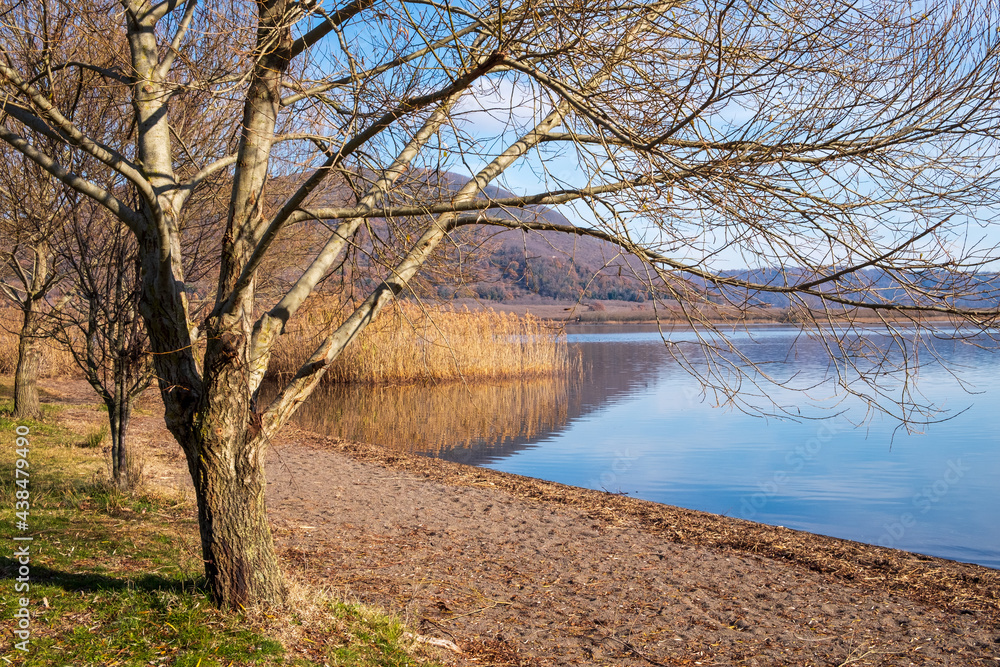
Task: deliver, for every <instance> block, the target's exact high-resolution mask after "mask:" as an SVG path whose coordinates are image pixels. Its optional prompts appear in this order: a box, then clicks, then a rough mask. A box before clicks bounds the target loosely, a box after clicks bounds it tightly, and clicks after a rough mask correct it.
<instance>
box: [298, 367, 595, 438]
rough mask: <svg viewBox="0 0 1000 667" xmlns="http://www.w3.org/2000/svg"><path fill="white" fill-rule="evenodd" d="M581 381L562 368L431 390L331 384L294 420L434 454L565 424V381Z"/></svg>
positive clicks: (313, 428)
mask: <svg viewBox="0 0 1000 667" xmlns="http://www.w3.org/2000/svg"><path fill="white" fill-rule="evenodd" d="M578 380H579V377H578V376H577V375H576V374H572V373H569V374H566V373H560V374H557V375H553V376H550V377H539V378H530V379H528V380H525V381H516V382H509V381H502V382H472V383H464V382H449V383H446V384H445V385H443V386H440V387H437V388H436V390H435V391H432V392H428V391H426V388H425V386H424V385H406V386H378V385H374V386H372V385H328V386H326V387H321V388H320V389H318V390H317V391H316V393H314V394H313V396H312V397H311V398H310V399H309V402H308V403H306V405H305V406H303V408H302V409H301V410H300V411H299V413H298V415H297V416H296V418H295V421H296V424H297V425H298V426H299V427H301V428H305V429H308V430H310V431H314V432H316V433H324V434H327V435H332V436H336V437H340V438H345V439H347V440H354V441H359V442H373V443H378V444H380V445H384V446H387V447H392V448H396V449H399V450H400V451H405V452H414V451H419V452H428V451H430V452H435V453H439V452H441V451H443V450H456V449H460V448H463V447H469V446H470V445H471V444H472V443H474V442H479V441H481V440H486V441H495V442H498V443H507V442H511V441H513V440H515V439H519V438H532V437H535V436H537V435H538V434H539V433H544V432H547V431H550V430H552V429H554V428H556V427H558V426H559V425H561V424H565V423H566V420H567V419H568V413H569V402H570V400H572V399H571V395H570V391H569V390H570V386H571V384H572V383H573V382H576V381H578ZM428 415H434V420H433V423H430V422H428V419H427V416H428Z"/></svg>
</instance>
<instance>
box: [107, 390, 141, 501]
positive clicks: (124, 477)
mask: <svg viewBox="0 0 1000 667" xmlns="http://www.w3.org/2000/svg"><path fill="white" fill-rule="evenodd" d="M106 405H107V406H108V422H109V424H110V427H111V479H112V481H113V482H114V484H115V486H116V487H118V488H119V489H120V490H122V491H131V490H132V489H133V488H134V487H135V484H136V482H137V481H138V480H136V478H135V476H134V475H131V474H130V471H129V468H130V459H131V455H130V453H129V450H128V447H127V446H126V439H125V436H126V434H127V433H128V425H129V422H130V421H131V420H132V399H131V398H130V397H123V396H118V397H116V400H114V401H107V402H106Z"/></svg>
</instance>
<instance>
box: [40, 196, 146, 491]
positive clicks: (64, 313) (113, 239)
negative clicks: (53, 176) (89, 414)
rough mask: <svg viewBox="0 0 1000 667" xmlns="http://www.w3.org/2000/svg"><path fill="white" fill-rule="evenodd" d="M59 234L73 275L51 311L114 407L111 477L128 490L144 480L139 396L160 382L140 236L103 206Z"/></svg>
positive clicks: (77, 215) (83, 207)
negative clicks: (143, 300) (138, 447)
mask: <svg viewBox="0 0 1000 667" xmlns="http://www.w3.org/2000/svg"><path fill="white" fill-rule="evenodd" d="M60 231H61V233H60V234H59V236H58V239H57V249H58V252H59V254H60V256H61V262H60V264H61V265H62V266H63V267H64V269H65V272H66V274H67V280H66V282H65V284H64V290H65V291H66V294H65V295H64V296H63V299H64V303H63V304H62V307H60V308H58V309H55V310H54V311H53V312H52V314H51V315H50V316H49V319H50V321H51V322H52V325H53V326H52V327H51V328H53V330H54V336H55V338H56V339H57V340H59V342H60V343H62V345H63V346H64V347H66V348H67V349H68V350H69V351H70V352H71V353H72V355H73V359H74V361H75V362H76V365H77V366H78V367H79V368H80V370H81V371H82V372H83V375H84V377H85V378H86V379H87V382H89V383H90V386H91V387H93V388H94V391H96V392H97V394H98V395H99V396H100V397H101V400H103V401H104V405H105V407H107V409H108V424H109V427H110V434H111V477H112V481H113V482H114V484H115V485H116V486H117V487H118V488H120V489H122V490H130V489H132V488H134V487H135V485H136V483H137V482H138V475H137V472H138V469H137V466H136V464H135V462H134V461H133V460H132V457H131V454H130V451H129V447H128V438H127V435H128V427H129V423H130V421H131V418H132V409H133V407H134V405H135V400H136V399H137V398H138V397H139V396H140V395H141V394H142V392H143V391H145V390H146V388H147V387H148V386H149V383H150V381H151V380H152V379H153V365H152V359H151V357H150V354H149V339H148V337H147V336H146V328H145V326H144V325H143V323H142V318H141V317H140V315H139V295H140V294H141V288H142V280H141V277H140V275H139V253H138V247H137V245H136V242H135V237H134V236H133V235H132V234H131V233H130V232H129V231H128V230H127V229H126V228H125V226H124V225H123V224H121V222H119V221H118V220H117V219H115V218H113V217H111V216H109V215H108V214H107V212H106V211H105V209H103V208H101V207H99V206H97V204H96V203H94V202H92V201H89V200H85V201H83V202H78V203H76V205H74V206H73V207H72V216H71V219H70V220H67V221H66V224H65V225H64V227H63V229H62V230H60Z"/></svg>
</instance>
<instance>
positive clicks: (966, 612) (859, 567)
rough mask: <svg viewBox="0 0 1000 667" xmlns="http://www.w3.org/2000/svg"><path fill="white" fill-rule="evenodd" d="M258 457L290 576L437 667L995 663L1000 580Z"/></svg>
mask: <svg viewBox="0 0 1000 667" xmlns="http://www.w3.org/2000/svg"><path fill="white" fill-rule="evenodd" d="M43 384H44V385H47V386H51V387H52V388H53V389H55V390H56V391H55V392H52V393H54V394H57V395H58V394H60V393H61V394H64V396H63V397H62V398H60V397H58V396H54V397H53V398H50V399H47V401H48V402H58V403H64V404H70V405H71V406H72V407H73V408H80V407H83V405H89V404H92V403H93V401H92V399H91V398H90V397H89V395H88V394H87V391H88V390H89V388H88V387H80V386H79V385H80V384H83V385H85V383H82V381H81V382H80V383H77V386H76V387H75V388H74V387H72V386H71V385H73V384H74V383H73V382H72V381H65V380H63V381H52V380H47V381H43ZM66 390H69V393H71V394H73V395H72V396H70V397H66V396H65V394H66V393H67V391H66ZM149 398H150V399H152V397H149ZM73 404H76V405H73ZM158 404H159V401H158V400H155V399H154V400H149V399H147V400H145V401H144V406H143V407H144V410H143V411H142V414H138V415H137V416H136V423H135V438H134V441H135V442H136V443H137V446H139V447H141V449H142V451H143V452H144V455H145V456H146V459H147V470H148V472H149V473H150V476H151V477H153V478H155V481H156V482H157V483H159V485H161V486H163V487H164V488H166V489H172V490H174V491H176V490H177V489H178V488H184V487H187V488H189V489H190V479H189V478H188V477H187V469H186V466H185V465H184V462H183V459H182V457H181V456H180V452H179V449H178V447H177V445H176V443H174V442H173V441H172V440H171V439H170V436H169V434H168V433H167V431H166V429H165V428H164V426H163V423H162V418H161V417H160V416H159V412H158V410H159V409H161V408H158V407H157V406H158ZM73 413H74V414H73V415H72V416H71V418H74V419H80V420H81V423H82V422H83V420H86V421H87V422H90V423H96V422H97V420H99V419H101V417H102V415H101V413H99V412H95V411H92V410H89V409H87V410H73ZM84 413H86V414H84ZM269 459H270V460H269V464H268V480H269V483H268V506H269V512H270V516H271V523H272V529H273V531H274V536H275V541H276V544H277V546H278V549H279V553H280V555H281V558H282V567H283V568H284V569H285V570H286V573H288V574H289V575H290V576H291V577H292V578H293V579H294V580H297V581H305V582H307V583H308V584H309V585H310V586H315V587H318V588H322V589H329V590H333V591H336V592H337V593H338V594H339V595H341V596H342V597H343V598H344V599H347V600H354V601H359V602H362V603H365V604H371V605H375V606H377V607H380V608H383V609H386V610H388V611H389V612H390V613H393V614H397V615H398V616H400V617H401V618H402V619H403V620H404V621H405V622H406V623H407V625H408V626H409V627H410V628H411V629H412V631H413V632H416V633H419V634H420V635H423V636H425V637H435V638H440V639H446V640H448V641H451V642H453V643H454V644H455V645H456V646H458V647H460V649H461V651H462V652H461V653H457V654H451V653H449V652H443V653H442V655H441V656H440V657H441V659H442V660H444V662H445V663H446V664H453V665H461V666H468V665H477V664H484V663H485V664H494V665H512V666H513V665H549V664H553V665H578V664H602V663H607V664H615V665H647V666H648V665H650V664H653V665H668V664H669V665H690V664H694V663H695V662H699V663H701V664H705V665H708V664H737V663H739V664H747V665H754V664H758V665H764V664H797V665H842V664H847V663H848V662H850V663H851V664H870V665H876V664H877V665H882V664H885V665H889V664H893V665H895V664H927V665H931V664H951V665H995V664H996V662H997V660H1000V571H998V570H993V569H990V568H987V567H983V566H978V565H971V564H965V563H959V562H956V561H949V560H945V559H940V558H933V557H926V556H918V555H915V554H910V553H907V552H901V551H897V550H893V549H885V548H880V547H874V546H870V545H865V544H860V543H857V542H851V541H848V540H841V539H836V538H830V537H824V536H820V535H814V534H811V533H805V532H799V531H794V530H789V529H784V528H778V527H772V526H767V525H764V524H757V523H753V522H750V521H745V520H741V519H734V518H727V517H721V516H717V515H711V514H707V513H703V512H696V511H692V510H684V509H680V508H675V507H670V506H667V505H660V504H657V503H653V502H650V501H643V500H638V499H635V498H630V497H627V496H619V495H615V494H610V493H606V492H601V491H592V490H588V489H581V488H578V487H571V486H566V485H562V484H557V483H552V482H544V481H541V480H536V479H533V478H527V477H521V476H517V475H512V474H509V473H503V472H498V471H493V470H489V469H483V468H474V467H470V466H466V465H463V464H458V463H451V462H448V461H442V460H439V459H431V458H425V457H419V456H415V455H408V454H401V453H399V452H397V451H394V450H389V449H387V448H383V447H379V446H377V445H368V444H362V443H352V442H346V441H343V440H338V439H335V438H332V437H328V436H323V435H319V434H316V433H313V432H309V431H304V430H301V429H298V428H296V427H286V428H285V429H283V430H282V432H281V436H280V441H278V442H275V443H273V445H272V448H271V451H270V456H269ZM188 498H189V502H190V493H188ZM897 658H898V659H899V661H897Z"/></svg>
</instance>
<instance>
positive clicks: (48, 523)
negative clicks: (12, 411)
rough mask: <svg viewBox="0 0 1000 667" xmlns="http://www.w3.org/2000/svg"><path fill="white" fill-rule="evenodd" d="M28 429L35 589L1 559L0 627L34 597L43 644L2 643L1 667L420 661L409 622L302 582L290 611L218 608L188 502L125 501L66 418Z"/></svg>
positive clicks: (49, 418) (47, 418)
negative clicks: (410, 641) (25, 586)
mask: <svg viewBox="0 0 1000 667" xmlns="http://www.w3.org/2000/svg"><path fill="white" fill-rule="evenodd" d="M5 407H9V406H5V405H3V404H2V403H0V522H2V523H3V525H5V526H8V527H9V530H8V534H22V533H20V531H16V530H15V528H14V522H15V520H16V517H15V501H16V495H15V494H16V491H17V490H18V487H17V486H16V485H15V484H14V480H15V473H14V465H15V463H14V462H15V454H14V451H13V450H14V446H13V445H14V438H15V433H14V426H15V424H14V423H13V422H12V421H10V419H9V418H8V417H7V416H6V415H9V412H3V409H4V408H5ZM95 415H96V417H97V418H101V415H100V413H97V412H96V411H95ZM95 423H96V422H95ZM25 424H26V425H27V426H28V427H29V429H30V435H29V439H30V453H29V462H30V468H29V471H30V478H29V479H30V487H29V491H30V494H31V495H30V502H31V508H30V512H31V514H30V531H29V533H26V534H30V535H32V536H33V537H34V540H33V541H32V542H30V545H31V546H30V550H31V556H30V557H31V562H30V568H31V571H30V586H31V588H30V591H29V592H28V593H27V594H25V593H17V592H15V588H14V586H15V583H16V576H17V568H18V566H19V564H18V563H17V561H16V560H15V559H14V558H13V557H12V552H13V549H7V550H6V552H5V553H4V554H2V555H0V590H2V592H3V594H2V595H0V632H2V633H3V635H4V637H5V638H11V637H12V636H13V635H12V633H13V630H14V629H15V628H16V619H15V618H14V613H15V611H16V610H17V609H18V607H19V605H18V602H17V601H18V598H19V597H21V596H22V595H27V597H28V598H29V600H30V603H29V609H30V612H31V639H30V644H29V651H28V653H27V654H25V653H24V652H22V651H19V650H16V649H15V648H14V646H13V642H8V641H5V642H4V643H3V644H2V645H0V667H3V665H5V664H13V665H25V666H27V665H31V666H32V667H34V666H39V667H43V666H50V665H51V666H52V667H57V666H58V667H63V666H65V665H73V666H74V667H89V666H91V665H93V666H95V667H96V666H102V667H104V666H122V667H124V666H132V665H134V666H136V667H139V666H142V667H150V666H158V665H164V666H176V667H224V666H225V667H229V666H240V665H261V666H264V667H267V666H272V665H296V666H299V667H311V666H315V667H319V666H320V665H331V666H333V665H343V666H348V665H350V666H359V667H374V666H376V665H385V666H398V667H403V666H404V665H414V664H417V660H418V658H417V657H416V654H411V653H410V652H408V647H407V642H406V641H405V639H404V629H403V627H402V626H401V625H400V624H399V623H398V622H397V621H396V620H394V619H393V618H391V617H389V616H386V615H385V614H383V613H380V612H377V611H374V610H370V609H367V608H364V607H359V606H355V605H349V604H344V603H342V602H339V601H336V600H332V599H329V598H327V597H325V596H323V595H322V594H321V593H320V592H318V591H315V590H314V589H305V590H303V588H302V586H301V585H299V586H298V589H297V590H298V593H297V597H298V598H300V599H297V600H296V601H294V602H292V603H290V604H289V606H288V608H287V609H285V610H283V611H279V610H271V611H268V612H258V613H256V614H249V613H232V612H222V611H220V610H218V609H216V608H215V607H214V606H213V605H212V603H211V601H210V599H209V597H208V595H207V593H206V591H205V589H204V580H203V577H202V569H201V560H200V546H199V541H198V527H197V524H196V520H195V512H194V508H193V507H192V506H191V504H190V503H189V502H188V501H183V500H181V499H171V498H165V497H162V496H158V495H152V494H149V493H142V492H139V493H135V494H132V495H128V494H123V493H122V492H120V491H118V490H116V489H115V488H113V487H112V486H110V485H109V484H107V483H106V482H105V481H104V480H103V479H102V478H101V476H102V475H104V474H105V473H104V471H105V470H106V465H105V463H104V461H103V455H102V454H101V452H100V451H99V450H97V449H93V448H85V447H83V446H82V444H83V443H82V442H81V439H80V436H79V434H76V433H72V432H71V431H70V430H69V429H66V428H64V427H62V426H60V425H59V423H58V410H50V411H49V412H48V413H47V414H46V415H44V416H43V419H42V420H41V421H37V422H26V423H25ZM8 544H9V545H10V544H14V545H19V544H20V543H14V542H8ZM419 662H420V663H422V664H427V662H426V657H423V658H420V659H419Z"/></svg>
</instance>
